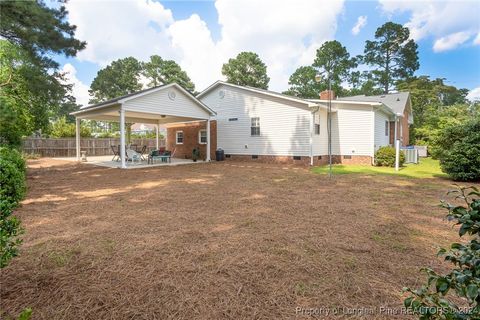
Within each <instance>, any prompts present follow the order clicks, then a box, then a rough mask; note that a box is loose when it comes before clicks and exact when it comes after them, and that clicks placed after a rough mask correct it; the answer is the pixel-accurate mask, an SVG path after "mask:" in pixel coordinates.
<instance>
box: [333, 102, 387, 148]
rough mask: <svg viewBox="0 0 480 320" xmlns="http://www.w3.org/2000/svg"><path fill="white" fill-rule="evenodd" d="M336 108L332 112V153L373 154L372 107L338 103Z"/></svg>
mask: <svg viewBox="0 0 480 320" xmlns="http://www.w3.org/2000/svg"><path fill="white" fill-rule="evenodd" d="M336 108H337V112H334V113H333V114H332V154H334V155H359V156H373V153H374V150H373V144H374V141H373V140H374V134H373V130H374V112H373V110H372V107H371V106H352V105H347V104H337V105H336ZM382 132H383V131H382Z"/></svg>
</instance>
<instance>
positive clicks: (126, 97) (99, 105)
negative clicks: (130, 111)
mask: <svg viewBox="0 0 480 320" xmlns="http://www.w3.org/2000/svg"><path fill="white" fill-rule="evenodd" d="M170 87H175V88H177V89H179V90H180V91H182V92H183V93H184V94H185V95H186V96H187V97H189V98H190V99H191V100H193V101H194V102H195V103H196V104H197V105H198V106H200V107H201V108H203V109H205V110H206V111H207V112H208V113H209V114H210V115H215V114H216V113H215V111H213V110H212V109H210V108H209V107H208V106H207V105H205V104H204V103H203V102H201V101H200V100H198V99H197V98H196V97H195V96H194V95H193V94H192V93H190V92H189V91H188V90H186V89H184V88H183V87H182V86H180V85H179V84H177V83H170V84H166V85H162V86H156V87H153V88H148V89H144V90H140V91H136V92H132V93H129V94H126V95H123V96H120V97H116V98H113V99H110V100H107V101H103V102H99V103H96V104H92V105H89V106H86V107H83V108H80V110H78V111H75V112H72V113H71V115H74V116H75V115H81V114H84V113H87V111H90V110H99V109H102V108H103V107H110V106H113V105H117V104H121V103H123V102H126V101H128V100H130V99H135V98H138V97H141V96H144V95H147V94H151V93H154V92H157V91H160V90H163V89H167V88H170Z"/></svg>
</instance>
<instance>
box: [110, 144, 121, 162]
mask: <svg viewBox="0 0 480 320" xmlns="http://www.w3.org/2000/svg"><path fill="white" fill-rule="evenodd" d="M110 148H112V152H113V158H112V161H119V160H120V149H115V146H110ZM115 158H116V159H115Z"/></svg>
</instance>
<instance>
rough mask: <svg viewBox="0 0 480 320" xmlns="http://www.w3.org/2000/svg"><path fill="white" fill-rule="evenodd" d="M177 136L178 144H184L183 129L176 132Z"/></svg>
mask: <svg viewBox="0 0 480 320" xmlns="http://www.w3.org/2000/svg"><path fill="white" fill-rule="evenodd" d="M175 138H176V141H177V144H183V131H177V132H175Z"/></svg>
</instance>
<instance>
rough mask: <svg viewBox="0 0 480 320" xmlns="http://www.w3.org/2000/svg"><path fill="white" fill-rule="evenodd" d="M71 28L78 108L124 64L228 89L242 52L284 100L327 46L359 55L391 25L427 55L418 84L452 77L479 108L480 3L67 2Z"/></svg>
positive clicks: (68, 68)
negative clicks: (156, 59)
mask: <svg viewBox="0 0 480 320" xmlns="http://www.w3.org/2000/svg"><path fill="white" fill-rule="evenodd" d="M66 7H67V10H68V11H69V15H68V20H69V22H70V23H71V24H74V25H76V26H77V32H76V37H77V38H78V39H80V40H83V41H86V42H87V47H86V49H84V50H82V51H81V52H79V53H78V54H77V56H76V57H74V58H65V57H58V59H57V60H58V61H59V62H60V64H61V68H62V69H63V71H65V72H68V74H67V78H68V81H69V82H70V83H73V84H74V89H73V94H74V96H75V97H76V98H77V102H78V103H80V104H84V105H85V104H87V103H88V100H89V95H88V88H89V86H90V84H91V82H92V80H93V79H94V78H95V76H96V74H97V72H98V71H99V70H100V69H102V68H104V67H105V66H107V65H108V64H109V63H111V62H112V61H114V60H116V59H120V58H124V57H128V56H133V57H135V58H137V59H139V60H142V61H147V60H148V59H149V57H150V56H151V55H153V54H156V55H160V56H161V57H163V58H164V59H173V60H175V61H176V62H177V63H178V64H180V66H181V67H182V68H183V69H184V70H185V71H186V72H187V73H188V75H189V76H190V78H191V79H192V80H193V82H194V84H195V86H196V90H197V91H201V90H203V89H205V88H206V87H208V86H209V85H210V84H212V83H213V82H214V81H216V80H224V77H223V76H222V74H221V67H222V65H223V63H225V62H227V61H228V59H230V58H233V57H235V56H236V55H237V54H238V53H240V52H242V51H254V52H256V53H257V54H258V55H259V56H260V58H261V59H262V60H263V61H264V62H265V64H266V65H267V73H268V76H269V77H270V85H269V89H270V90H274V91H280V92H281V91H284V90H286V89H287V88H288V78H289V76H290V75H291V74H292V73H293V72H294V71H295V69H296V68H298V67H299V66H302V65H310V64H311V63H312V62H313V59H314V56H315V51H316V49H317V48H319V47H320V46H321V45H322V43H323V42H325V41H328V40H338V41H340V42H341V43H342V44H343V45H344V46H346V47H347V50H348V51H349V52H350V54H351V55H352V56H355V55H358V54H362V53H363V49H364V46H365V40H373V39H374V34H375V30H376V29H377V28H378V27H379V26H381V25H382V24H383V23H385V22H387V21H392V22H395V23H400V24H402V25H404V26H407V27H409V28H410V33H411V34H410V36H411V38H413V39H414V40H415V41H416V42H417V44H418V46H419V59H420V69H419V70H417V71H416V73H415V74H416V75H429V76H430V77H431V78H437V77H438V78H445V79H446V83H447V84H450V85H454V86H456V87H459V88H467V89H469V90H471V91H470V94H469V98H471V99H477V98H478V99H480V1H478V0H472V1H455V0H445V1H434V0H422V1H408V0H407V1H395V0H378V1H335V0H288V1H284V0H216V1H150V0H115V1H113V0H98V1H93V0H69V1H68V2H67V4H66Z"/></svg>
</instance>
